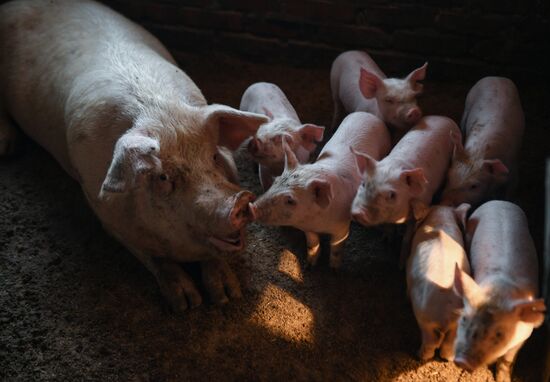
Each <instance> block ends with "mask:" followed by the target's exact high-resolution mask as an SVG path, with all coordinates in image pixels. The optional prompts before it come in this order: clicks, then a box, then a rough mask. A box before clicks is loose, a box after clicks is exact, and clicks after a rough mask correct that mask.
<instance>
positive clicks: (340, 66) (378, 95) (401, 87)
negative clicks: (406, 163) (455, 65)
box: [330, 50, 428, 141]
mask: <svg viewBox="0 0 550 382" xmlns="http://www.w3.org/2000/svg"><path fill="white" fill-rule="evenodd" d="M427 67H428V64H427V63H426V64H424V65H423V66H421V67H420V68H417V69H415V70H413V71H412V72H411V73H409V74H408V75H407V76H406V77H405V78H403V79H398V78H387V77H386V75H385V74H384V73H383V72H382V70H381V69H380V68H379V67H378V65H376V63H375V62H374V60H373V59H372V58H371V57H370V56H369V55H368V54H367V53H366V52H361V51H355V50H354V51H348V52H344V53H342V54H341V55H339V56H338V57H337V58H336V60H334V63H333V64H332V68H331V71H330V85H331V89H332V98H333V100H334V110H335V112H334V122H333V128H334V127H336V125H337V124H338V123H339V122H340V121H341V120H342V119H343V118H344V116H345V115H346V114H348V113H351V112H354V111H367V112H369V113H372V114H374V115H376V116H377V117H378V118H380V119H382V120H383V121H384V123H386V125H387V127H388V128H389V129H390V132H391V133H392V136H393V137H394V141H397V139H398V138H400V137H401V136H402V135H403V134H404V133H405V132H406V131H407V130H408V129H410V128H411V127H412V126H413V125H414V124H416V123H417V122H418V120H419V119H420V118H421V117H422V111H421V110H420V107H419V106H418V103H417V97H418V95H419V94H421V93H422V87H423V85H422V84H421V83H419V82H418V81H422V80H423V79H424V78H425V77H426V69H427Z"/></svg>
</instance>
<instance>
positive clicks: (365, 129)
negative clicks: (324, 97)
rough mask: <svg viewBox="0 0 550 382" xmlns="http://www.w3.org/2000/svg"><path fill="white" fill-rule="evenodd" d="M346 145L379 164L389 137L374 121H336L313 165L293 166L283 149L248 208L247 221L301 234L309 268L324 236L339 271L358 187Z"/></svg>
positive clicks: (359, 116) (365, 117) (362, 116)
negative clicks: (280, 163)
mask: <svg viewBox="0 0 550 382" xmlns="http://www.w3.org/2000/svg"><path fill="white" fill-rule="evenodd" d="M351 145H353V147H354V148H355V149H356V150H359V151H361V152H366V153H368V154H369V155H370V156H372V157H373V158H376V159H381V158H383V157H384V156H385V155H386V154H387V153H388V152H389V150H390V136H389V133H388V130H387V128H386V126H385V125H384V123H383V122H382V121H381V120H380V119H379V118H377V117H375V116H374V115H372V114H369V113H362V112H358V113H352V114H350V115H348V116H347V117H346V118H345V119H344V121H342V124H341V125H340V127H339V128H338V130H337V131H336V133H335V134H334V135H333V137H332V138H331V139H330V140H329V141H328V143H327V144H326V145H325V147H324V148H323V150H322V151H321V153H320V154H319V157H318V158H317V161H316V162H315V163H311V164H304V165H301V164H299V163H298V160H297V159H296V156H295V155H294V153H293V152H292V150H290V148H289V147H288V146H286V145H285V168H284V171H283V173H282V174H281V175H280V176H279V177H277V178H275V181H274V183H273V185H272V186H271V188H270V189H269V190H268V191H267V192H266V193H265V194H263V195H261V196H260V197H259V198H258V199H257V200H256V201H255V202H254V203H251V205H250V211H251V214H252V216H253V217H254V218H255V219H256V220H258V221H259V222H261V223H263V224H267V225H274V226H292V227H295V228H298V229H300V230H302V231H304V233H305V234H306V240H307V248H308V250H307V252H308V257H307V259H308V263H309V264H311V265H314V264H315V263H316V262H317V258H318V256H319V253H320V245H319V234H329V235H330V246H331V254H330V265H331V266H332V267H334V268H337V267H339V266H340V263H341V253H342V246H343V243H344V241H345V240H346V239H347V237H348V235H349V225H350V221H351V215H350V206H351V202H352V201H353V197H354V196H355V192H356V191H357V187H358V186H359V183H361V175H360V173H359V171H358V170H357V163H356V159H355V154H354V153H353V152H352V149H350V146H351Z"/></svg>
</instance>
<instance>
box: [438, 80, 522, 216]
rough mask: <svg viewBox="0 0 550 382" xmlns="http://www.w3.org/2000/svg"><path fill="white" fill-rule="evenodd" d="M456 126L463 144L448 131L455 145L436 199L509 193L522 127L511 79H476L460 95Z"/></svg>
mask: <svg viewBox="0 0 550 382" xmlns="http://www.w3.org/2000/svg"><path fill="white" fill-rule="evenodd" d="M461 127H462V133H463V136H464V140H465V143H464V146H463V145H462V141H461V139H460V137H459V136H453V140H454V141H455V145H456V147H455V150H454V154H453V161H452V163H451V167H450V169H449V172H448V175H447V185H446V186H445V190H444V192H443V201H442V202H443V203H444V204H452V205H458V204H460V203H470V204H472V205H473V206H478V205H479V204H481V203H483V202H484V201H486V200H488V199H491V198H495V197H498V198H502V197H505V198H510V197H511V195H512V193H513V191H514V189H515V186H516V184H517V162H518V157H519V150H520V148H521V141H522V138H523V131H524V127H525V121H524V116H523V110H522V108H521V102H520V99H519V95H518V91H517V89H516V86H515V85H514V83H513V82H512V81H510V80H509V79H507V78H502V77H485V78H482V79H481V80H479V81H478V82H477V84H475V85H474V87H473V88H472V89H471V90H470V92H469V93H468V96H467V98H466V107H465V110H464V115H463V116H462V126H461Z"/></svg>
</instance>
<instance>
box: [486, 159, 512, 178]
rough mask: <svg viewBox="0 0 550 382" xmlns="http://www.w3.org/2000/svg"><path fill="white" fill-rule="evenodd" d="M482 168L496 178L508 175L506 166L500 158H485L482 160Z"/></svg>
mask: <svg viewBox="0 0 550 382" xmlns="http://www.w3.org/2000/svg"><path fill="white" fill-rule="evenodd" d="M483 170H485V171H487V172H488V173H489V174H491V175H493V176H494V177H496V178H501V179H505V178H506V175H508V167H506V166H505V165H504V163H502V162H501V161H500V159H485V160H484V161H483Z"/></svg>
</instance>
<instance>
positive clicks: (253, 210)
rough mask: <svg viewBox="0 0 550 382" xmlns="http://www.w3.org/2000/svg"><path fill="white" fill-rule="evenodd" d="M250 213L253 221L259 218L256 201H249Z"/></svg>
mask: <svg viewBox="0 0 550 382" xmlns="http://www.w3.org/2000/svg"><path fill="white" fill-rule="evenodd" d="M248 213H249V214H250V220H251V221H254V220H258V208H256V205H255V204H254V203H248Z"/></svg>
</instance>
